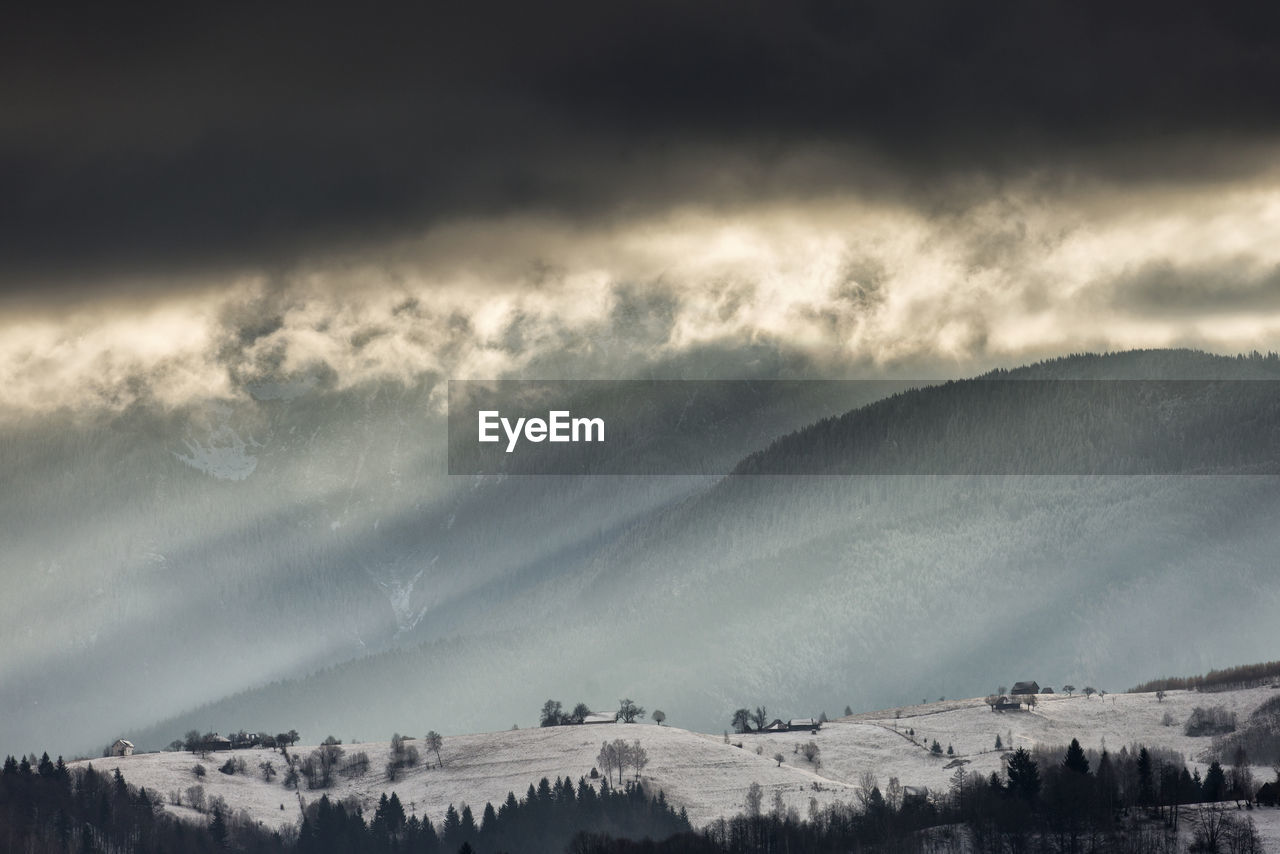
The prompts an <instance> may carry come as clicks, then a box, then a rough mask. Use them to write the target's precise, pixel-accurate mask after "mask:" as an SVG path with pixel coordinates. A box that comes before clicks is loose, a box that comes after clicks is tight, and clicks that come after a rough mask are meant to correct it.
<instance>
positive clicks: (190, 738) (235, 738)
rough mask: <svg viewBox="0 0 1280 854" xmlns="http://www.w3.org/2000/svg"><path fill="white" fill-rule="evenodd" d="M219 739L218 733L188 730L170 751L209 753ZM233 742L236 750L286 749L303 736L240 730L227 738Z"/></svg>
mask: <svg viewBox="0 0 1280 854" xmlns="http://www.w3.org/2000/svg"><path fill="white" fill-rule="evenodd" d="M217 737H218V734H217V733H216V732H206V733H201V732H200V730H198V729H192V730H187V734H186V735H184V736H183V737H182V738H175V739H174V740H173V741H171V742H169V745H168V748H167V749H168V750H170V751H174V752H177V751H181V750H185V751H187V752H189V753H207V752H208V750H209V746H210V745H211V744H212V743H213V742H214V739H216V738H217ZM227 738H228V740H229V741H230V742H231V746H232V747H235V748H241V747H271V748H276V747H279V748H285V747H292V746H293V745H295V744H297V743H298V739H299V738H301V736H299V735H298V731H297V730H296V729H291V730H289V731H288V732H281V733H276V734H275V735H267V734H265V733H256V732H245V731H244V730H240V731H238V732H234V733H232V734H231V735H229V736H227Z"/></svg>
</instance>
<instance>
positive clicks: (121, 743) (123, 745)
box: [111, 738, 133, 756]
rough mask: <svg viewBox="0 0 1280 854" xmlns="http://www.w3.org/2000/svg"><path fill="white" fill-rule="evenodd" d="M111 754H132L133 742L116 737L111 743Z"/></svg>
mask: <svg viewBox="0 0 1280 854" xmlns="http://www.w3.org/2000/svg"><path fill="white" fill-rule="evenodd" d="M111 755H112V756H132V755H133V742H132V741H125V740H124V739H123V738H117V739H116V741H115V744H113V745H111Z"/></svg>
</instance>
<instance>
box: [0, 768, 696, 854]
mask: <svg viewBox="0 0 1280 854" xmlns="http://www.w3.org/2000/svg"><path fill="white" fill-rule="evenodd" d="M177 802H183V801H182V798H181V797H179V798H178V800H177V801H175V803H177ZM185 805H187V806H192V807H194V808H197V809H200V810H202V811H205V812H206V813H207V814H208V815H209V821H208V823H207V824H199V823H191V822H188V821H182V820H179V819H177V818H175V817H173V816H172V815H170V814H169V813H167V812H165V810H164V803H163V799H162V798H160V797H158V796H157V795H156V794H155V793H151V792H148V791H147V790H146V789H138V788H134V787H133V786H129V785H128V784H127V783H126V782H125V780H124V778H123V777H122V776H121V774H120V771H119V770H118V769H117V770H116V771H115V773H114V774H113V775H107V774H102V773H99V772H98V771H96V770H94V769H93V768H92V766H89V767H87V768H84V769H77V770H75V771H71V770H70V769H68V768H67V766H66V764H65V763H64V762H63V761H62V760H61V758H59V759H58V760H57V762H54V761H52V760H50V759H49V756H48V754H45V755H44V756H43V757H41V758H40V759H39V760H36V761H34V762H33V761H31V759H29V758H26V757H24V758H23V759H22V760H21V761H19V760H16V759H14V758H13V757H9V758H7V759H6V760H5V763H4V769H3V772H0V829H3V834H0V840H2V841H3V844H4V845H5V850H12V851H24V852H66V851H77V852H86V854H95V852H107V851H110V852H113V854H134V852H139V854H140V852H182V854H213V852H220V851H226V850H235V851H239V852H244V854H292V852H298V854H375V852H376V854H384V852H406V854H407V852H421V854H452V852H455V851H465V852H474V854H495V852H500V851H521V852H530V854H551V852H555V854H560V852H563V851H566V850H568V849H569V847H570V846H571V845H577V846H578V847H577V848H575V849H574V850H583V848H582V846H583V845H587V844H591V841H592V840H613V839H623V838H625V839H636V840H642V839H657V840H661V839H668V838H671V837H672V836H673V835H676V834H689V833H690V832H691V828H690V825H689V820H688V817H687V816H686V815H685V814H684V812H683V810H681V811H679V812H677V811H675V810H673V809H672V808H671V806H670V805H669V804H668V803H667V801H666V798H665V796H664V795H663V794H662V793H661V792H659V793H658V794H657V796H656V797H654V796H650V795H649V794H648V793H646V792H645V791H644V789H643V788H641V787H640V786H635V785H628V786H626V787H625V788H614V787H611V786H610V784H609V782H608V780H602V781H601V782H600V784H599V788H598V790H597V788H596V787H594V786H593V785H592V784H590V783H588V782H586V781H585V780H580V781H579V783H578V784H577V785H575V784H574V783H573V782H572V781H571V780H569V779H568V778H564V779H560V778H557V779H556V781H555V782H554V783H551V782H550V781H548V780H547V779H546V778H543V779H542V780H541V781H539V782H538V783H537V784H536V785H532V784H531V785H530V786H529V788H528V791H527V793H526V794H525V796H524V798H520V799H518V798H517V797H516V796H515V794H514V793H509V794H508V795H507V798H506V800H505V801H504V802H503V803H502V804H500V805H499V806H498V807H496V808H495V807H494V806H493V804H485V807H484V810H483V813H482V816H481V817H480V819H479V820H477V819H476V817H475V816H474V815H473V813H472V810H471V808H470V807H468V806H466V805H463V806H462V808H461V809H458V808H456V807H454V806H452V805H451V806H450V807H449V809H448V811H447V812H446V814H445V816H444V820H443V822H442V823H441V825H440V826H439V827H438V828H437V827H435V826H433V824H432V822H431V821H430V820H429V819H428V818H426V817H422V818H419V817H417V816H413V815H406V811H405V808H404V805H403V804H402V803H401V802H400V800H399V798H398V797H397V796H396V795H395V794H394V793H393V794H391V795H386V794H384V795H383V796H382V797H381V799H380V800H379V802H378V805H377V807H376V809H375V810H374V812H373V815H372V816H371V817H369V818H366V816H365V814H364V812H363V811H362V810H361V809H360V807H359V806H358V805H355V804H352V803H341V802H337V801H334V800H331V799H330V798H329V797H328V796H327V795H326V796H323V797H321V798H320V799H319V800H317V801H314V802H312V803H311V804H309V805H308V806H307V808H306V810H305V811H304V815H303V820H302V824H301V828H300V830H299V831H298V832H297V834H296V838H295V837H294V835H293V834H281V833H279V832H271V831H267V830H265V829H263V828H262V826H261V825H259V824H256V823H254V822H252V821H251V820H250V819H249V818H248V816H247V815H246V814H243V813H241V814H238V815H237V814H233V813H232V812H231V811H230V810H229V809H227V807H226V804H225V802H223V801H222V800H221V799H220V798H207V797H206V796H205V795H204V792H203V789H202V788H201V787H200V786H193V787H191V789H189V790H188V794H187V798H186V800H185ZM575 840H577V841H576V842H575Z"/></svg>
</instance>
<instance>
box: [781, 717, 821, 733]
mask: <svg viewBox="0 0 1280 854" xmlns="http://www.w3.org/2000/svg"><path fill="white" fill-rule="evenodd" d="M821 726H822V724H820V723H818V721H817V719H816V718H792V719H791V720H789V721H787V729H789V730H792V731H793V732H794V731H795V730H801V729H812V730H816V729H818V728H820V727H821Z"/></svg>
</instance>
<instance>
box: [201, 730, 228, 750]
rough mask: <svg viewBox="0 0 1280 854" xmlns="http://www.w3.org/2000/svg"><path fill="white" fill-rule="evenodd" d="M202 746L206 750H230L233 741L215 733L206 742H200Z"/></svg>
mask: <svg viewBox="0 0 1280 854" xmlns="http://www.w3.org/2000/svg"><path fill="white" fill-rule="evenodd" d="M200 746H201V747H202V748H204V749H205V750H230V749H231V739H229V738H227V737H226V736H225V735H218V734H217V733H214V734H213V735H211V736H209V737H208V738H206V739H205V740H204V741H202V742H200Z"/></svg>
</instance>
